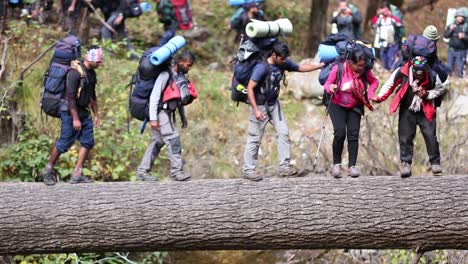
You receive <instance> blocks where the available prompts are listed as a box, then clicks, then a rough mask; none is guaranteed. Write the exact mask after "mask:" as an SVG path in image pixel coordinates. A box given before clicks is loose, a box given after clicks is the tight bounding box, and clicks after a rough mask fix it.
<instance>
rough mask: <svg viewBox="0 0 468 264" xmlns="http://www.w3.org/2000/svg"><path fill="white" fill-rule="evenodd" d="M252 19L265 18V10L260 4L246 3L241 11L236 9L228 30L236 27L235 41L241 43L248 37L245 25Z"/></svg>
mask: <svg viewBox="0 0 468 264" xmlns="http://www.w3.org/2000/svg"><path fill="white" fill-rule="evenodd" d="M251 19H256V20H261V21H263V20H265V17H264V15H263V11H262V10H261V9H260V4H258V3H256V2H252V3H247V4H244V5H243V7H242V8H241V9H240V11H236V12H235V13H234V14H233V15H232V17H231V20H230V24H229V28H228V30H229V31H230V30H232V29H234V30H235V31H236V37H235V38H234V42H235V43H240V42H241V40H242V42H244V41H246V40H247V39H248V37H247V35H246V34H245V27H246V26H247V24H248V23H250V22H251Z"/></svg>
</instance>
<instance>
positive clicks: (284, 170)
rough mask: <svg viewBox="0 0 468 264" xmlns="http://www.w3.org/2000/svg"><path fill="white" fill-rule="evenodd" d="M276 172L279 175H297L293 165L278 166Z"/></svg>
mask: <svg viewBox="0 0 468 264" xmlns="http://www.w3.org/2000/svg"><path fill="white" fill-rule="evenodd" d="M278 174H279V176H280V177H297V176H298V171H297V169H296V168H294V166H287V167H280V168H279V169H278Z"/></svg>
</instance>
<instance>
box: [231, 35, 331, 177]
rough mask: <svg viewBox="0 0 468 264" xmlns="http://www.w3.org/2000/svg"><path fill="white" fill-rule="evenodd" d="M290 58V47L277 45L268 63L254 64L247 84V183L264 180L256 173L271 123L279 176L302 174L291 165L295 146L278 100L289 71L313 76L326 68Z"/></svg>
mask: <svg viewBox="0 0 468 264" xmlns="http://www.w3.org/2000/svg"><path fill="white" fill-rule="evenodd" d="M248 42H250V40H249V41H248ZM248 42H245V43H248ZM256 52H258V50H257V51H256ZM250 55H252V54H250ZM289 55H290V51H289V47H288V46H287V45H286V44H285V43H283V42H279V41H277V42H275V43H274V44H273V47H272V49H271V50H270V51H269V54H267V55H266V56H267V59H266V61H262V60H257V61H254V63H255V65H254V67H252V72H251V74H250V78H249V80H248V83H247V96H248V102H249V104H250V107H249V128H248V133H247V143H246V146H245V152H244V166H243V174H242V176H243V178H245V179H249V180H252V181H259V180H262V179H263V177H262V176H261V175H260V174H258V173H257V172H256V171H255V169H256V167H257V159H258V151H259V148H260V143H261V140H262V138H263V134H264V132H265V128H266V125H267V124H268V123H271V125H272V126H273V128H274V129H275V130H276V139H277V144H278V160H279V168H278V174H279V176H280V177H295V176H297V174H298V171H297V169H296V168H294V167H293V166H292V165H291V164H290V162H291V143H290V140H289V129H288V124H287V122H286V117H285V115H284V113H283V110H282V109H281V105H280V103H279V100H278V99H279V93H280V83H281V80H282V79H283V78H284V74H285V73H284V72H285V71H296V72H310V71H315V70H318V69H320V68H322V67H323V65H324V64H323V63H321V64H318V65H315V64H301V65H298V64H296V63H294V62H293V61H292V60H290V59H288V57H289ZM239 81H240V80H239Z"/></svg>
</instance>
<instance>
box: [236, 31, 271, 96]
mask: <svg viewBox="0 0 468 264" xmlns="http://www.w3.org/2000/svg"><path fill="white" fill-rule="evenodd" d="M276 41H278V38H276V37H275V38H252V39H249V40H247V41H245V42H244V43H242V44H241V46H240V47H239V52H238V54H237V56H236V59H235V60H234V63H235V64H234V74H233V76H232V81H231V88H230V89H231V99H232V100H233V101H234V102H237V103H239V102H242V103H246V104H248V103H249V102H248V97H247V84H248V82H249V80H250V77H251V76H252V72H253V69H254V68H255V66H256V65H257V64H258V63H265V64H266V65H268V63H267V62H266V57H267V56H268V55H269V54H270V52H271V49H272V48H273V45H274V44H275V43H276ZM243 52H250V55H249V56H248V57H247V58H244V57H243ZM267 69H268V67H267Z"/></svg>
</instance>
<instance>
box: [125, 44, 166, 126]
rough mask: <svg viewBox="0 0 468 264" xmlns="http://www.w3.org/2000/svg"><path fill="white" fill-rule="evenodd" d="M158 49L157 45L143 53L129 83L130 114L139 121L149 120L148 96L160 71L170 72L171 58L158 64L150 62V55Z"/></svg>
mask: <svg viewBox="0 0 468 264" xmlns="http://www.w3.org/2000/svg"><path fill="white" fill-rule="evenodd" d="M158 49H159V46H155V47H152V48H150V49H148V50H146V51H145V52H144V53H143V55H142V56H141V58H140V62H139V64H138V69H137V71H136V73H135V74H134V75H133V76H132V80H131V83H130V96H129V110H130V114H131V115H132V116H133V117H134V118H136V119H138V120H141V121H144V120H149V98H150V96H151V92H152V91H153V87H154V83H155V82H156V79H157V78H158V76H159V74H160V73H161V72H162V71H167V72H170V68H169V67H170V61H171V59H168V60H167V61H166V62H164V63H162V64H160V65H154V64H152V63H151V61H150V56H151V54H152V53H153V52H154V51H156V50H158Z"/></svg>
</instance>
